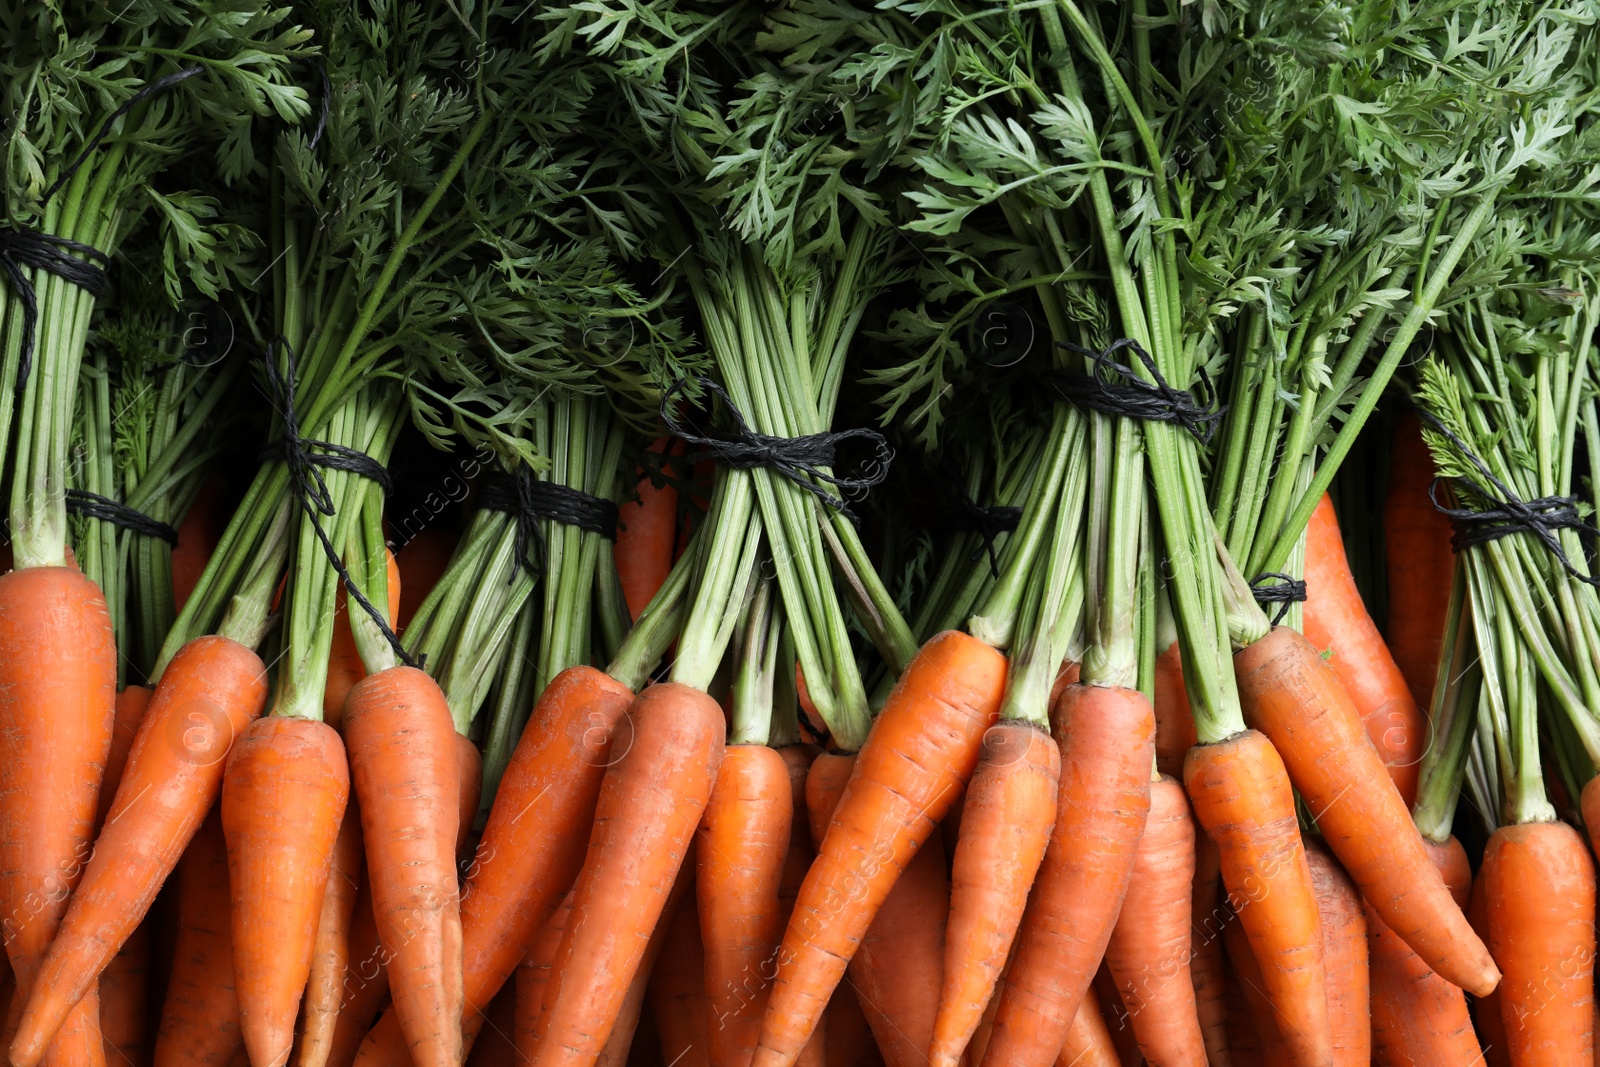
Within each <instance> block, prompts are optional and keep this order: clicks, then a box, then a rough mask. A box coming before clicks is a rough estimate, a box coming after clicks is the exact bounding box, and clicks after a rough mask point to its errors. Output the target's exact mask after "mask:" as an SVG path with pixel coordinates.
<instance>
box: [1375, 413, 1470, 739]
mask: <svg viewBox="0 0 1600 1067" xmlns="http://www.w3.org/2000/svg"><path fill="white" fill-rule="evenodd" d="M1433 475H1434V467H1433V457H1432V456H1431V455H1430V454H1429V452H1428V446H1427V444H1426V443H1424V442H1423V440H1422V420H1421V419H1419V418H1417V414H1416V412H1414V411H1411V410H1409V409H1408V410H1406V411H1403V412H1401V414H1400V418H1399V419H1398V420H1397V421H1396V422H1395V427H1394V442H1393V446H1392V447H1391V449H1390V452H1389V495H1388V496H1387V498H1385V500H1384V504H1383V538H1384V544H1385V554H1386V563H1387V565H1388V577H1389V589H1390V596H1389V617H1388V625H1387V626H1385V627H1384V633H1385V634H1387V635H1388V638H1389V650H1390V652H1392V653H1393V654H1394V661H1395V664H1396V666H1398V667H1399V668H1400V673H1401V674H1402V675H1403V676H1404V677H1405V680H1406V685H1407V686H1408V687H1409V688H1410V690H1411V697H1412V699H1413V700H1415V701H1416V702H1417V706H1418V707H1421V708H1428V707H1430V706H1432V704H1433V683H1434V676H1435V675H1436V674H1438V671H1439V656H1440V655H1441V653H1442V651H1443V643H1444V628H1445V615H1446V613H1447V612H1448V610H1449V606H1450V581H1451V572H1452V571H1453V570H1454V569H1455V550H1454V549H1452V548H1451V546H1450V538H1451V535H1452V530H1451V528H1450V520H1449V519H1448V518H1446V517H1445V516H1444V515H1443V514H1441V513H1440V512H1439V509H1438V508H1436V507H1434V506H1433V501H1432V499H1430V498H1429V496H1428V487H1429V486H1430V485H1431V484H1432V483H1433Z"/></svg>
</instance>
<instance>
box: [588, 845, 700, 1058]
mask: <svg viewBox="0 0 1600 1067" xmlns="http://www.w3.org/2000/svg"><path fill="white" fill-rule="evenodd" d="M694 907H695V900H694V885H693V879H691V878H685V877H683V873H682V872H681V871H680V872H679V877H678V878H677V879H676V880H675V881H674V882H673V884H672V893H671V894H670V895H669V896H668V897H667V906H666V908H664V909H663V910H662V913H661V918H660V920H659V921H658V922H657V923H656V925H655V929H653V930H652V931H651V932H650V940H649V943H648V944H647V945H646V946H645V950H644V958H643V959H641V960H640V961H639V967H638V969H637V970H635V971H634V972H633V981H631V982H629V983H628V991H627V994H626V995H625V996H624V997H623V998H622V1006H621V1007H620V1008H619V1009H618V1010H617V1021H616V1022H615V1023H613V1024H612V1027H611V1036H610V1037H608V1038H606V1043H605V1047H603V1048H602V1049H601V1050H600V1055H599V1056H597V1057H596V1058H595V1067H627V1064H628V1062H629V1059H630V1054H631V1053H632V1051H633V1046H634V1037H635V1035H636V1034H637V1033H638V1031H639V1021H640V1019H641V1018H642V1017H643V1015H644V1006H645V1000H646V998H647V996H648V995H649V989H650V972H651V971H653V970H655V966H656V961H657V960H658V959H660V958H661V947H662V945H663V944H665V943H666V939H667V930H668V928H669V927H670V926H671V925H672V920H673V918H674V917H675V916H676V915H677V913H678V912H679V911H682V910H684V909H686V908H694ZM651 1038H652V1041H653V1040H654V1035H653V1034H652V1035H651Z"/></svg>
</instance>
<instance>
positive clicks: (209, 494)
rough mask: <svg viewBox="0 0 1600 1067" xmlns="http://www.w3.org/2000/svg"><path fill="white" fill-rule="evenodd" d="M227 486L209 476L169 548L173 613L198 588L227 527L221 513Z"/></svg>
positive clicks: (217, 478)
mask: <svg viewBox="0 0 1600 1067" xmlns="http://www.w3.org/2000/svg"><path fill="white" fill-rule="evenodd" d="M226 489H227V485H226V483H225V482H223V480H222V477H221V476H220V475H217V474H212V475H210V476H209V477H207V478H206V480H205V482H204V483H203V484H202V485H201V486H200V492H199V493H198V494H196V495H195V498H194V503H193V504H191V505H189V510H188V511H187V512H186V513H185V514H184V516H183V521H182V522H181V523H179V524H178V543H177V544H176V545H174V546H172V601H173V610H174V611H182V610H183V606H184V605H185V604H187V603H188V602H189V594H191V593H193V592H194V587H195V586H196V585H197V584H199V581H200V575H202V574H204V573H205V569H206V564H207V563H210V562H211V554H212V553H213V552H214V551H216V548H217V542H219V541H221V540H222V531H223V528H224V526H226V525H227V516H226V515H225V514H224V510H223V493H224V491H225V490H226Z"/></svg>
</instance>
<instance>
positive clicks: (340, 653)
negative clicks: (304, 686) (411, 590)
mask: <svg viewBox="0 0 1600 1067" xmlns="http://www.w3.org/2000/svg"><path fill="white" fill-rule="evenodd" d="M383 551H384V555H385V556H386V557H387V558H388V561H389V579H388V586H389V605H388V610H387V611H386V612H385V613H384V618H385V619H386V620H387V621H388V622H389V624H390V625H391V626H392V625H393V624H394V619H395V615H396V613H398V612H399V610H400V565H399V563H398V562H397V561H396V560H395V556H394V553H393V552H390V551H389V550H388V549H387V548H386V549H384V550H383ZM346 601H347V597H346V594H345V588H344V585H343V583H341V584H340V585H339V587H338V589H337V590H336V591H335V600H334V608H333V642H332V644H331V646H330V647H329V649H328V680H327V681H326V682H325V683H323V686H322V721H323V722H325V723H327V724H328V725H329V726H331V727H333V728H334V729H335V730H337V729H339V725H340V723H341V722H342V721H343V719H344V701H345V697H347V696H349V695H350V689H351V687H352V686H354V685H355V684H356V683H357V682H359V681H361V679H363V678H365V677H366V676H367V668H366V667H365V666H364V665H363V664H362V662H361V653H360V651H358V650H357V649H356V635H355V632H354V631H352V630H351V629H350V608H349V605H348V603H347V602H346Z"/></svg>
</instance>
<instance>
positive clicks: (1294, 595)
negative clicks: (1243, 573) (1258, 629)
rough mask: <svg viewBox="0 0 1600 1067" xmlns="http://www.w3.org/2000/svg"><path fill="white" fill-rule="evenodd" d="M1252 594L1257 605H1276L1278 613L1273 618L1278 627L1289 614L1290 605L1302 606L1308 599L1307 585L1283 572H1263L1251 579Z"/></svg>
mask: <svg viewBox="0 0 1600 1067" xmlns="http://www.w3.org/2000/svg"><path fill="white" fill-rule="evenodd" d="M1250 593H1251V595H1252V596H1254V597H1255V598H1256V603H1257V604H1276V605H1278V611H1277V613H1276V614H1275V615H1273V616H1272V625H1274V626H1276V625H1278V624H1279V623H1280V622H1282V621H1283V617H1284V616H1285V615H1287V614H1289V605H1290V604H1301V603H1304V602H1305V599H1306V583H1305V582H1303V581H1301V580H1300V579H1298V578H1296V577H1295V576H1294V575H1292V574H1285V573H1283V572H1282V571H1263V572H1261V573H1260V574H1258V575H1256V576H1255V577H1254V578H1252V579H1250Z"/></svg>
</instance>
